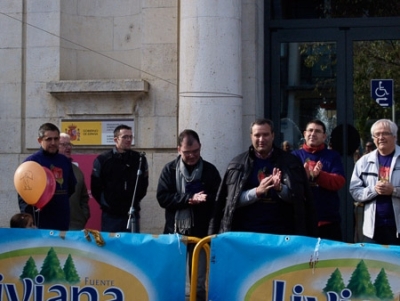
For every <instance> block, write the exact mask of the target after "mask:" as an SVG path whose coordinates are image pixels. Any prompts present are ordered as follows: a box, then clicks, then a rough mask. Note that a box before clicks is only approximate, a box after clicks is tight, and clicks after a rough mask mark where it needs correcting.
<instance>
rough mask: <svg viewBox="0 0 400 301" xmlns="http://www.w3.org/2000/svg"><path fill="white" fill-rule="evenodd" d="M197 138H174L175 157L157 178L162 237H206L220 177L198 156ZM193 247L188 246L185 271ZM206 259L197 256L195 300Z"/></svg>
mask: <svg viewBox="0 0 400 301" xmlns="http://www.w3.org/2000/svg"><path fill="white" fill-rule="evenodd" d="M200 151H201V144H200V138H199V136H198V134H197V133H196V132H195V131H193V130H184V131H183V132H181V133H180V135H179V137H178V153H179V155H178V157H177V158H176V159H175V160H173V161H171V162H169V163H167V164H166V165H165V166H164V168H163V170H162V172H161V175H160V178H159V181H158V187H157V200H158V203H159V204H160V206H161V207H162V208H164V209H165V227H164V234H172V233H179V234H184V235H188V236H195V237H198V238H203V237H205V236H207V230H208V224H209V222H210V218H211V214H212V210H213V205H214V201H215V196H216V194H217V190H218V186H219V183H220V182H221V177H220V175H219V172H218V170H217V168H216V167H215V166H214V165H212V164H211V163H209V162H207V161H205V160H203V159H202V157H201V156H200ZM193 249H194V245H193V244H191V245H189V246H188V258H189V267H190V269H189V271H191V259H192V253H193ZM206 267H207V265H206V255H205V253H204V252H203V251H202V252H200V260H199V273H198V282H197V284H198V286H197V300H202V301H204V300H205V299H206V294H205V281H206V278H205V277H206Z"/></svg>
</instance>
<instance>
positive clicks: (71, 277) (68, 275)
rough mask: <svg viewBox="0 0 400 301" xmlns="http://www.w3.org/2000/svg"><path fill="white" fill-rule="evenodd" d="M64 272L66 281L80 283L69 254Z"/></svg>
mask: <svg viewBox="0 0 400 301" xmlns="http://www.w3.org/2000/svg"><path fill="white" fill-rule="evenodd" d="M63 270H64V275H65V280H67V281H68V282H69V283H77V282H79V281H80V278H79V275H78V273H77V271H76V269H75V264H74V261H73V259H72V257H71V254H68V258H67V260H66V261H65V264H64V268H63Z"/></svg>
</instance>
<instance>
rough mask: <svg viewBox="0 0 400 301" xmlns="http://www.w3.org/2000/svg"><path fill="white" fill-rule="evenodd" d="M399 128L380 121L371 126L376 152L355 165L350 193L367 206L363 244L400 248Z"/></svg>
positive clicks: (387, 121)
mask: <svg viewBox="0 0 400 301" xmlns="http://www.w3.org/2000/svg"><path fill="white" fill-rule="evenodd" d="M397 130H398V128H397V125H396V124H395V123H393V122H392V121H391V120H388V119H380V120H378V121H376V122H375V123H374V124H373V125H372V127H371V135H372V137H373V139H374V143H375V146H376V150H374V151H372V152H370V153H369V154H367V155H365V156H362V157H361V158H360V159H359V160H358V161H357V163H356V165H355V167H354V170H353V175H352V177H351V181H350V194H351V195H352V197H353V198H354V200H355V201H356V202H360V203H362V204H364V207H363V208H364V222H363V228H362V231H363V241H364V242H368V243H377V244H385V245H400V238H399V233H400V159H399V156H400V147H399V146H398V145H396V141H397Z"/></svg>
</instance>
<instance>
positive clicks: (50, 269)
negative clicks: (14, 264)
mask: <svg viewBox="0 0 400 301" xmlns="http://www.w3.org/2000/svg"><path fill="white" fill-rule="evenodd" d="M40 274H41V275H42V276H43V277H44V278H45V282H57V281H65V275H64V271H63V270H62V268H61V265H60V260H59V259H58V257H57V254H56V252H55V251H54V249H53V248H51V249H50V250H49V252H48V253H47V256H46V258H45V259H44V262H43V265H42V269H41V270H40Z"/></svg>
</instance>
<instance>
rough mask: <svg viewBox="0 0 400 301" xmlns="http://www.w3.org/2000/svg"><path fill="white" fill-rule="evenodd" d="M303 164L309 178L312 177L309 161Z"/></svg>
mask: <svg viewBox="0 0 400 301" xmlns="http://www.w3.org/2000/svg"><path fill="white" fill-rule="evenodd" d="M303 166H304V169H305V171H306V174H307V179H309V178H310V168H309V166H308V162H305V163H304V165H303Z"/></svg>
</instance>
